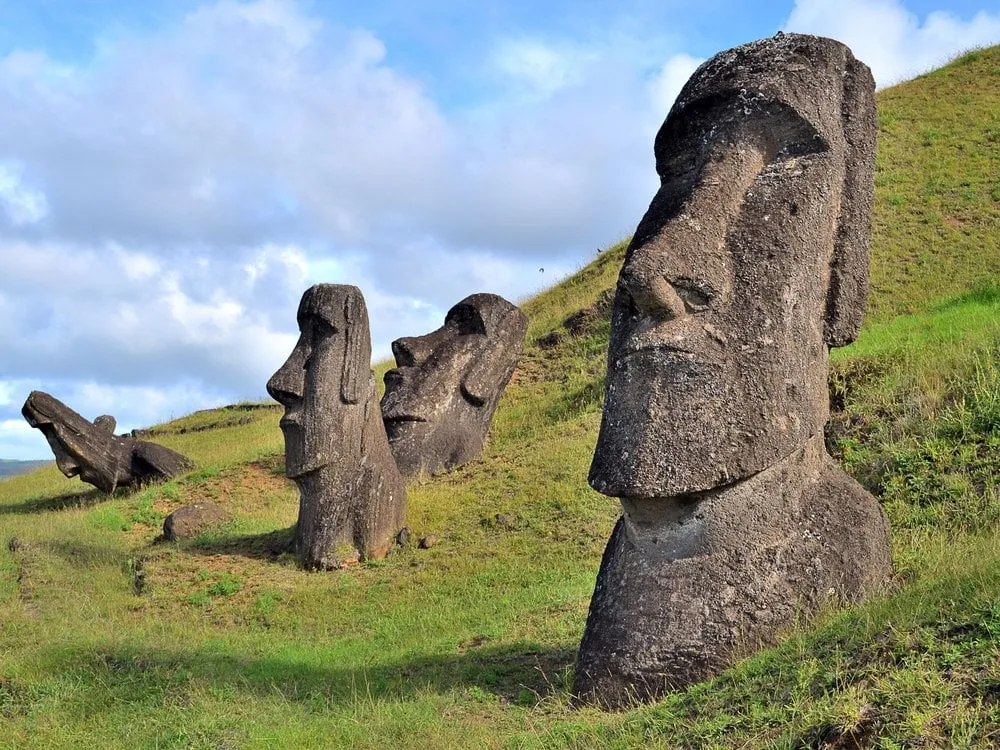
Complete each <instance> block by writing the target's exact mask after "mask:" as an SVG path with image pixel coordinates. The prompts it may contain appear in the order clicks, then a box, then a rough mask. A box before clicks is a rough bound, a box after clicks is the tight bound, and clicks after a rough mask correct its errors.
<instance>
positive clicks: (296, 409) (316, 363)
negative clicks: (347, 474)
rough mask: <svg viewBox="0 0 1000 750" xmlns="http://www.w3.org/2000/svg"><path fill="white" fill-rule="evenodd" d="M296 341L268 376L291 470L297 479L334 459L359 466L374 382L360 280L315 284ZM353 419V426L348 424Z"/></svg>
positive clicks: (288, 471)
mask: <svg viewBox="0 0 1000 750" xmlns="http://www.w3.org/2000/svg"><path fill="white" fill-rule="evenodd" d="M298 323H299V331H300V334H301V335H300V336H299V340H298V343H296V345H295V348H294V349H293V350H292V353H291V354H290V355H289V356H288V359H287V360H286V361H285V363H284V364H283V365H282V366H281V367H280V368H279V369H278V371H277V372H275V373H274V375H272V376H271V379H270V380H268V382H267V392H268V393H269V394H270V395H271V397H272V398H273V399H274V400H275V401H278V402H279V403H281V404H282V405H283V406H284V407H285V415H284V417H282V419H281V430H282V432H283V433H284V436H285V473H286V474H287V475H288V477H290V478H292V479H296V478H299V477H302V476H304V475H306V474H310V473H312V472H314V471H316V470H318V469H321V468H323V467H325V466H328V465H330V464H331V463H337V464H343V465H344V466H346V467H348V469H349V470H353V467H355V466H356V465H357V464H358V461H359V457H360V452H361V449H362V442H363V441H362V440H361V437H360V427H358V428H357V431H358V432H359V434H358V435H354V434H353V432H354V431H355V428H354V426H353V425H354V424H357V425H360V424H361V422H362V421H363V417H361V416H358V415H357V414H353V413H352V412H363V411H364V408H365V404H366V401H367V399H368V397H369V396H370V395H371V394H372V392H373V389H374V387H375V382H374V376H373V375H372V373H371V369H370V368H371V335H370V333H369V329H368V310H367V309H366V308H365V302H364V298H363V297H362V296H361V290H359V289H358V288H357V287H355V286H348V285H339V284H316V285H315V286H313V287H310V288H309V289H307V290H306V292H305V294H303V295H302V301H301V302H300V303H299V310H298ZM348 423H350V425H351V426H350V427H349V428H348V427H346V425H347V424H348Z"/></svg>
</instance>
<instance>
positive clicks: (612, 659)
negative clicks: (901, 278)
mask: <svg viewBox="0 0 1000 750" xmlns="http://www.w3.org/2000/svg"><path fill="white" fill-rule="evenodd" d="M654 149H655V154H656V169H657V172H658V173H659V175H660V181H661V184H660V189H659V191H658V192H657V194H656V196H655V197H654V198H653V201H652V203H651V204H650V207H649V209H648V211H647V212H646V215H645V216H644V217H643V219H642V221H641V222H640V224H639V226H638V228H637V230H636V232H635V236H634V237H633V239H632V242H631V244H630V246H629V248H628V250H627V253H626V257H625V263H624V266H623V267H622V270H621V274H620V276H619V280H618V287H617V290H616V294H615V299H614V304H613V310H612V323H611V340H610V344H609V350H608V374H607V383H606V398H605V404H604V417H603V421H602V423H601V431H600V436H599V438H598V443H597V447H596V451H595V454H594V460H593V464H592V466H591V469H590V484H591V485H592V486H593V487H594V488H595V489H596V490H598V491H599V492H601V493H603V494H605V495H609V496H612V497H617V498H620V499H621V504H622V511H623V515H622V517H621V519H620V520H619V522H618V524H617V526H616V527H615V530H614V532H613V534H612V536H611V540H610V541H609V543H608V547H607V549H606V551H605V553H604V559H603V560H602V562H601V568H600V572H599V574H598V578H597V585H596V589H595V591H594V596H593V599H592V600H591V605H590V613H589V616H588V619H587V627H586V631H585V634H584V637H583V642H582V644H581V646H580V653H579V657H578V661H577V670H576V679H575V683H574V686H573V691H574V694H575V695H576V696H577V698H578V700H581V701H583V702H588V703H596V704H598V705H603V706H605V707H609V708H614V707H621V706H624V705H628V704H629V703H631V702H634V701H637V700H649V699H653V698H655V697H657V696H659V695H661V694H662V693H664V692H665V691H668V690H671V689H674V688H677V687H680V686H683V685H686V684H689V683H691V682H695V681H699V680H702V679H705V678H708V677H710V676H712V675H713V674H715V673H717V672H718V671H720V670H721V669H723V668H724V667H725V666H727V665H728V664H730V663H731V662H732V661H733V660H734V659H736V658H738V657H739V656H741V655H743V654H746V653H749V652H750V651H752V650H754V649H756V648H758V647H759V646H760V645H761V644H767V643H772V642H774V641H775V640H776V638H777V637H778V636H780V634H781V632H782V631H783V630H785V629H787V628H788V627H789V626H790V625H791V624H792V623H793V622H794V620H795V619H796V618H797V617H798V616H800V615H808V614H810V613H811V612H814V611H815V610H816V609H817V608H818V607H820V606H822V605H823V603H824V602H828V601H830V599H831V598H832V599H835V600H847V601H850V600H857V599H859V598H861V597H863V596H864V595H865V594H866V593H868V592H871V591H873V590H876V589H877V588H878V587H879V586H880V585H881V584H882V583H883V582H884V581H885V579H886V578H887V576H888V575H889V573H890V569H891V559H890V549H889V534H888V526H887V523H886V519H885V515H884V513H883V512H882V510H881V508H880V507H879V505H878V503H877V501H876V500H875V499H874V498H873V497H872V496H871V495H869V494H868V493H867V492H865V490H864V489H863V488H862V487H861V486H860V485H858V484H857V483H856V482H855V481H853V480H852V479H851V478H850V477H848V476H847V475H846V474H845V473H844V472H843V471H841V470H840V468H839V467H838V466H837V465H836V464H835V463H834V462H833V460H832V459H831V458H830V456H829V455H827V453H826V450H825V447H824V443H823V427H824V425H825V423H826V422H827V420H828V418H829V401H828V395H827V355H828V349H829V347H832V346H843V345H844V344H847V343H849V342H850V341H852V340H853V338H854V337H855V336H856V335H857V332H858V329H859V327H860V325H861V320H862V316H863V314H864V309H865V299H866V295H867V285H868V250H869V234H870V226H871V206H872V195H873V170H874V154H875V101H874V84H873V81H872V77H871V73H870V71H869V70H868V68H867V66H865V65H864V64H863V63H861V62H859V61H858V60H856V59H855V58H854V56H853V55H852V54H851V51H850V50H849V49H848V48H847V47H845V46H844V45H843V44H841V43H839V42H836V41H834V40H831V39H823V38H818V37H812V36H802V35H797V34H779V35H778V36H776V37H774V38H772V39H767V40H763V41H758V42H753V43H751V44H746V45H743V46H741V47H737V48H735V49H732V50H729V51H727V52H722V53H720V54H718V55H716V56H715V57H713V58H712V59H711V60H709V61H708V62H706V63H705V64H703V65H702V66H701V67H700V68H698V70H697V71H696V72H695V73H694V75H693V76H692V77H691V80H689V81H688V83H687V85H686V86H685V87H684V89H683V90H682V91H681V93H680V96H679V97H678V99H677V101H676V103H675V104H674V106H673V108H672V109H671V111H670V114H669V116H668V117H667V119H666V121H665V122H664V124H663V126H662V127H661V128H660V131H659V133H658V134H657V136H656V142H655V147H654Z"/></svg>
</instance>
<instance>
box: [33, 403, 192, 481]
mask: <svg viewBox="0 0 1000 750" xmlns="http://www.w3.org/2000/svg"><path fill="white" fill-rule="evenodd" d="M21 414H22V415H24V418H25V419H26V420H27V421H28V424H30V425H31V426H32V427H35V428H37V429H39V430H41V431H42V434H43V435H45V439H46V440H47V441H48V443H49V447H50V448H52V452H53V453H54V454H55V457H56V466H58V467H59V471H61V472H62V473H63V474H65V475H66V476H67V477H75V476H79V477H80V479H81V480H83V481H84V482H87V483H88V484H92V485H94V486H95V487H97V488H98V489H100V490H103V491H104V492H108V493H111V492H114V491H115V489H116V488H117V487H133V486H136V485H140V484H145V483H147V482H154V481H161V480H164V479H170V478H171V477H175V476H177V475H178V474H182V473H184V472H185V471H187V470H188V469H190V468H191V467H192V466H194V464H193V462H192V461H190V460H189V459H187V458H185V457H184V456H182V455H181V454H180V453H177V452H176V451H172V450H170V449H169V448H164V447H163V446H162V445H158V444H157V443H149V442H146V441H144V440H135V439H133V438H131V437H124V436H119V435H115V418H114V417H111V416H108V415H106V414H105V415H102V416H100V417H98V418H97V419H95V420H94V421H93V422H88V421H87V420H86V419H84V418H83V417H82V416H80V415H79V414H77V413H76V412H75V411H73V410H72V409H70V408H69V407H68V406H66V405H65V404H64V403H63V402H62V401H59V400H58V399H56V398H53V397H52V396H50V395H49V394H47V393H43V392H41V391H32V392H31V394H30V395H29V396H28V398H27V400H26V401H25V402H24V406H23V407H22V408H21Z"/></svg>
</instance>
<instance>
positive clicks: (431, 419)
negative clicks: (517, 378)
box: [382, 294, 528, 477]
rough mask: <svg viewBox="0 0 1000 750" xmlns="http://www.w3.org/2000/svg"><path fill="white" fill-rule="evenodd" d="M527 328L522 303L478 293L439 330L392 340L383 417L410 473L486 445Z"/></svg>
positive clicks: (461, 459)
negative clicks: (392, 363)
mask: <svg viewBox="0 0 1000 750" xmlns="http://www.w3.org/2000/svg"><path fill="white" fill-rule="evenodd" d="M527 331H528V319H527V317H525V315H524V313H522V312H521V310H520V309H518V308H517V307H516V306H515V305H512V304H511V303H510V302H508V301H507V300H505V299H504V298H503V297H498V296H497V295H495V294H473V295H470V296H468V297H466V298H465V299H463V300H462V301H461V302H459V303H457V304H456V305H455V306H454V307H452V308H451V309H450V310H449V311H448V314H447V315H446V316H445V319H444V325H443V326H441V327H440V328H438V329H437V330H436V331H432V332H431V333H428V334H426V335H425V336H417V337H413V338H401V339H397V340H396V341H393V342H392V353H393V354H394V355H395V357H396V368H395V369H393V370H389V372H387V373H386V374H385V395H384V396H383V397H382V418H383V420H384V421H385V429H386V432H387V433H388V435H389V445H390V446H391V447H392V454H393V456H395V457H396V464H397V465H398V466H399V470H400V471H401V472H402V473H403V476H405V477H413V476H416V475H418V474H420V473H421V472H423V473H426V474H435V473H438V472H442V471H451V470H452V469H454V468H455V467H456V466H461V465H462V464H464V463H465V462H466V461H471V460H472V459H474V458H476V457H477V456H478V455H479V454H480V452H482V450H483V442H484V441H485V440H486V433H487V432H488V431H489V429H490V422H491V421H492V420H493V412H494V411H495V410H496V407H497V403H498V402H499V401H500V397H501V396H502V395H503V391H504V388H506V387H507V383H508V382H509V381H510V378H511V375H512V374H513V373H514V368H515V367H516V366H517V359H518V357H520V355H521V351H522V349H523V348H524V336H525V334H526V333H527Z"/></svg>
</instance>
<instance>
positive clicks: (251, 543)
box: [180, 526, 295, 560]
mask: <svg viewBox="0 0 1000 750" xmlns="http://www.w3.org/2000/svg"><path fill="white" fill-rule="evenodd" d="M294 537H295V526H289V527H288V528H287V529H278V530H277V531H268V532H266V533H264V534H246V535H244V536H231V537H219V536H215V535H203V536H200V537H198V538H196V539H193V540H191V541H188V542H181V543H180V545H181V547H182V548H183V549H184V550H185V551H187V552H195V553H198V554H202V555H239V556H240V557H250V558H253V559H256V560H276V559H277V558H279V557H281V556H282V555H284V554H286V553H290V552H291V551H292V541H293V539H294Z"/></svg>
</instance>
